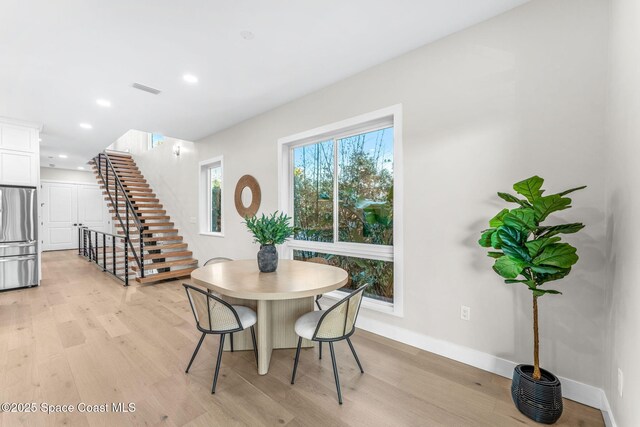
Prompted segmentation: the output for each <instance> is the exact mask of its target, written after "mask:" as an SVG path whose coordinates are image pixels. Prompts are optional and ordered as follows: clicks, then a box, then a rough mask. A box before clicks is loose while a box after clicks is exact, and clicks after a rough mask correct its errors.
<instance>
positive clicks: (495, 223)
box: [489, 209, 509, 228]
mask: <svg viewBox="0 0 640 427" xmlns="http://www.w3.org/2000/svg"><path fill="white" fill-rule="evenodd" d="M508 213H509V209H502V210H501V211H500V212H498V213H497V214H496V216H494V217H493V218H491V219H490V220H489V226H490V227H493V228H498V227H500V226H502V225H504V222H503V221H502V218H503V217H504V216H505V215H506V214H508Z"/></svg>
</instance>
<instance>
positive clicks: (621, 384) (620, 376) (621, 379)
mask: <svg viewBox="0 0 640 427" xmlns="http://www.w3.org/2000/svg"><path fill="white" fill-rule="evenodd" d="M623 389H624V374H623V373H622V369H620V368H618V394H619V395H620V397H622V390H623Z"/></svg>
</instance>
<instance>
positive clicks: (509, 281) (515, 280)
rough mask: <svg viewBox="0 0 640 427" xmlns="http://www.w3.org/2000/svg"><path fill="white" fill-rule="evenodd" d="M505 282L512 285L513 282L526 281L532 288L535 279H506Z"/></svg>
mask: <svg viewBox="0 0 640 427" xmlns="http://www.w3.org/2000/svg"><path fill="white" fill-rule="evenodd" d="M504 283H506V284H507V285H511V284H513V283H524V284H525V285H527V286H528V287H529V288H531V287H532V286H535V283H533V281H531V280H522V279H505V281H504Z"/></svg>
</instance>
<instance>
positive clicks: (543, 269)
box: [529, 265, 564, 277]
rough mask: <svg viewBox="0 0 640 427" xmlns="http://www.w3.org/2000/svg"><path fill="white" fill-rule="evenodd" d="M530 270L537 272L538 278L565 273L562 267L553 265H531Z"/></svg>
mask: <svg viewBox="0 0 640 427" xmlns="http://www.w3.org/2000/svg"><path fill="white" fill-rule="evenodd" d="M529 268H530V269H531V270H532V271H533V272H535V273H538V277H539V276H540V275H541V274H542V275H544V274H557V273H559V272H561V271H563V270H564V269H563V268H560V267H553V266H551V265H530V266H529Z"/></svg>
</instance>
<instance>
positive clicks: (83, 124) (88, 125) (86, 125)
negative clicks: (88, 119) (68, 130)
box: [80, 123, 93, 129]
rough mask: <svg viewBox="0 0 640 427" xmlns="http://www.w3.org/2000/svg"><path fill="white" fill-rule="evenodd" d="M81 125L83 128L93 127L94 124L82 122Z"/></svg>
mask: <svg viewBox="0 0 640 427" xmlns="http://www.w3.org/2000/svg"><path fill="white" fill-rule="evenodd" d="M80 127H81V128H82V129H93V126H91V125H90V124H89V123H80Z"/></svg>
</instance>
